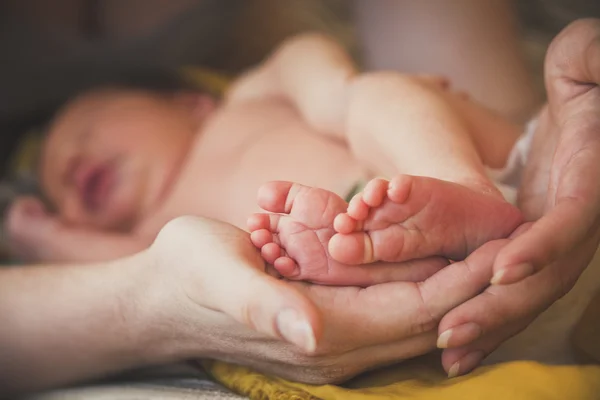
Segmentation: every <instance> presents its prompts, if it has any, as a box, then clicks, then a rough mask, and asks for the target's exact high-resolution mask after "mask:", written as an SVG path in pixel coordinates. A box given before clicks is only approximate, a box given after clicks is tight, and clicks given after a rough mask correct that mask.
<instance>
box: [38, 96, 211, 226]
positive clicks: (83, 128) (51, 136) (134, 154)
mask: <svg viewBox="0 0 600 400" xmlns="http://www.w3.org/2000/svg"><path fill="white" fill-rule="evenodd" d="M214 107H215V102H214V101H213V99H212V98H211V97H210V96H208V95H204V94H199V93H183V92H178V93H162V92H160V93H159V92H152V91H148V90H139V89H123V88H106V89H100V90H93V91H90V92H87V93H84V94H83V95H81V96H78V97H76V98H75V99H73V100H72V101H70V102H69V103H68V104H67V105H66V106H65V107H64V108H63V109H62V110H61V111H60V112H59V113H58V114H57V116H56V117H55V119H54V120H53V121H52V123H51V125H50V128H49V131H48V136H47V139H46V141H45V143H44V146H43V149H42V155H41V161H40V180H41V185H42V189H43V191H44V193H45V195H46V197H47V199H48V200H49V201H50V203H51V204H52V205H53V207H54V209H55V211H56V213H57V214H58V216H59V217H60V218H61V219H62V220H63V221H64V222H66V223H68V224H72V225H82V226H89V227H94V228H101V229H116V230H129V229H131V228H132V227H133V226H134V225H135V224H136V222H138V221H139V220H140V219H141V218H143V217H144V216H145V215H147V213H149V212H152V210H153V209H154V208H155V207H157V206H158V205H159V204H160V202H161V200H162V199H163V198H164V195H165V193H166V192H167V191H168V189H169V187H170V186H171V184H172V183H173V181H174V180H176V178H177V172H178V169H179V166H180V165H181V164H182V162H183V160H184V159H185V156H186V153H187V152H188V150H189V149H190V147H191V141H192V140H193V138H194V136H195V134H196V132H197V131H198V129H199V128H200V126H201V124H202V122H203V121H204V120H205V119H206V117H207V116H208V115H209V114H210V113H211V112H212V110H213V109H214Z"/></svg>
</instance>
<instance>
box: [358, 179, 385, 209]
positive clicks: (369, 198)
mask: <svg viewBox="0 0 600 400" xmlns="http://www.w3.org/2000/svg"><path fill="white" fill-rule="evenodd" d="M388 187H389V181H387V180H385V179H379V178H378V179H373V180H371V181H370V182H369V183H367V186H365V188H364V190H363V193H362V200H363V202H364V203H365V204H366V205H368V206H369V207H379V206H380V205H381V204H382V203H383V200H384V199H385V198H386V196H387V191H388Z"/></svg>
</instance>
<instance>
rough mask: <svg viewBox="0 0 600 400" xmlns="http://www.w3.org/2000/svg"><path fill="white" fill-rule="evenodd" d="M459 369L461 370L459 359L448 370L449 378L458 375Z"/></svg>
mask: <svg viewBox="0 0 600 400" xmlns="http://www.w3.org/2000/svg"><path fill="white" fill-rule="evenodd" d="M459 371H460V361H457V362H455V363H454V364H452V366H451V367H450V369H449V370H448V378H450V379H452V378H456V377H457V376H458V372H459Z"/></svg>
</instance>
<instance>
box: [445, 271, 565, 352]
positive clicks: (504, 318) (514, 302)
mask: <svg viewBox="0 0 600 400" xmlns="http://www.w3.org/2000/svg"><path fill="white" fill-rule="evenodd" d="M534 278H535V279H534ZM559 287H560V285H559V284H557V282H556V275H555V274H554V273H553V272H552V271H551V270H549V269H548V270H544V271H542V272H541V273H540V274H538V275H536V276H535V277H531V278H528V279H526V280H523V281H521V282H519V283H516V284H512V285H506V286H491V287H489V288H488V289H486V291H484V292H483V293H481V294H480V295H478V296H476V297H474V298H473V299H471V300H469V301H467V302H465V303H464V304H461V305H459V306H458V307H457V308H455V309H453V310H452V311H450V312H449V313H448V314H446V315H445V316H444V317H443V318H442V320H441V321H440V324H439V328H438V330H439V333H440V337H439V338H438V346H439V347H442V348H452V347H461V346H464V345H466V344H468V343H471V342H473V341H475V340H478V339H479V338H480V337H485V336H486V335H488V334H490V333H493V332H495V331H497V330H498V329H501V328H502V327H504V326H505V325H507V324H510V323H512V322H514V321H518V320H521V319H524V318H526V317H528V316H530V315H537V314H539V313H540V312H541V311H542V310H543V309H545V308H546V307H547V306H548V305H550V304H551V303H552V302H553V301H554V300H555V299H557V298H558V297H560V290H561V289H559Z"/></svg>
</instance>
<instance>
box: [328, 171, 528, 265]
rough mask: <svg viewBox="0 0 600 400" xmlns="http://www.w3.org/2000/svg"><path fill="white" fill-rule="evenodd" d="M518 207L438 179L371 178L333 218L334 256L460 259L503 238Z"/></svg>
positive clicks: (515, 222) (515, 221) (356, 260)
mask: <svg viewBox="0 0 600 400" xmlns="http://www.w3.org/2000/svg"><path fill="white" fill-rule="evenodd" d="M521 222H522V216H521V213H520V211H519V210H518V209H517V208H516V207H514V206H512V205H511V204H509V203H508V202H506V201H505V200H504V199H503V198H502V197H501V196H500V195H496V194H495V192H493V191H490V192H489V193H486V192H483V191H477V190H474V189H471V188H469V187H466V186H462V185H459V184H456V183H451V182H446V181H442V180H438V179H433V178H427V177H417V176H409V175H399V176H397V177H395V178H394V179H392V180H391V181H390V182H388V181H386V180H383V179H374V180H372V181H371V182H369V184H368V185H367V186H366V187H365V189H364V190H363V192H362V193H359V194H358V195H356V196H355V197H354V198H353V199H352V200H351V201H350V204H349V206H348V211H347V212H346V213H342V214H340V215H339V216H338V217H337V218H336V219H335V221H334V226H335V229H336V231H337V232H338V234H336V235H334V236H333V237H332V238H331V240H330V242H329V252H330V254H331V256H332V258H333V259H335V260H338V261H340V262H343V263H345V264H364V263H370V262H373V261H396V262H397V261H403V260H409V259H414V258H421V257H426V256H431V255H433V254H435V255H439V256H444V257H447V258H449V259H452V260H460V259H464V258H465V257H466V256H467V255H469V254H470V253H471V252H472V251H473V250H475V249H476V248H478V247H479V246H481V245H482V244H484V243H486V242H488V241H490V240H494V239H500V238H505V237H507V236H508V235H510V233H511V232H512V231H513V230H514V229H515V228H516V227H518V226H519V225H520V224H521Z"/></svg>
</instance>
